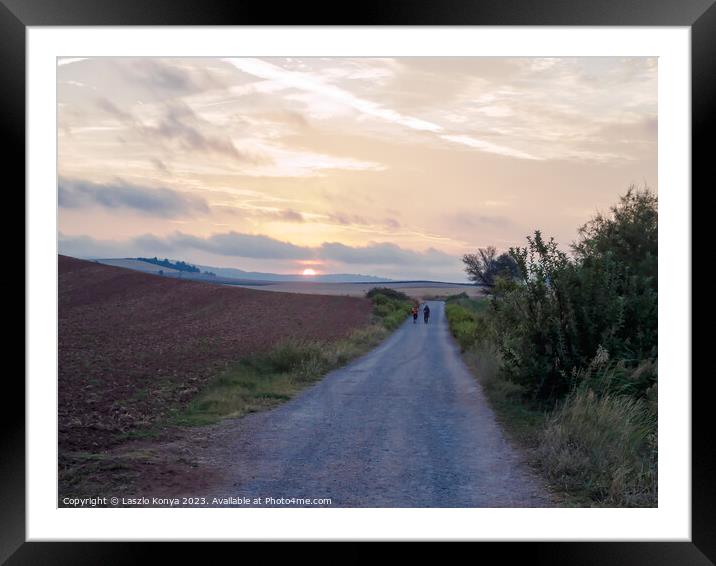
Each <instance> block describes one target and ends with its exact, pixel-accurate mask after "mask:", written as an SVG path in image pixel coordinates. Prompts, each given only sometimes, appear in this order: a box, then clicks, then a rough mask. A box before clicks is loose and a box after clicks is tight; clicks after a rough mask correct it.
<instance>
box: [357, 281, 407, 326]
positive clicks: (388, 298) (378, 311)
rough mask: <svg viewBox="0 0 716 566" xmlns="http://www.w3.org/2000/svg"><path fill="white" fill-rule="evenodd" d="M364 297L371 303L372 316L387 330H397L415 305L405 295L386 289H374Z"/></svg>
mask: <svg viewBox="0 0 716 566" xmlns="http://www.w3.org/2000/svg"><path fill="white" fill-rule="evenodd" d="M366 296H367V297H368V298H370V299H371V300H372V301H373V314H374V315H375V316H376V317H377V318H378V319H379V320H380V321H381V323H382V324H383V326H385V328H387V329H388V330H394V329H396V328H398V326H400V325H401V324H402V323H403V321H404V320H405V317H407V316H408V314H409V313H410V309H411V307H412V306H413V305H414V304H415V302H414V301H413V300H412V299H411V298H410V297H408V296H407V295H406V294H405V293H402V292H400V291H395V290H394V289H389V288H387V287H374V288H373V289H371V290H370V291H368V293H366Z"/></svg>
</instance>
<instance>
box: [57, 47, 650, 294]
mask: <svg viewBox="0 0 716 566" xmlns="http://www.w3.org/2000/svg"><path fill="white" fill-rule="evenodd" d="M57 98H58V206H59V213H58V228H59V251H60V253H64V254H68V255H73V256H76V257H95V258H108V257H137V256H159V257H168V258H174V259H182V260H184V261H189V262H192V263H198V264H202V265H212V266H217V267H234V268H239V269H244V270H247V271H263V272H275V273H302V272H303V271H304V270H305V269H307V268H308V269H313V270H315V271H316V272H318V273H358V274H366V275H376V276H383V277H390V278H394V279H434V280H443V281H455V282H460V281H466V277H465V273H464V271H463V268H462V267H463V266H462V263H461V261H460V258H461V256H462V255H463V254H465V253H472V252H475V251H476V250H477V249H478V248H480V247H485V246H488V245H493V246H495V247H496V248H497V249H498V250H500V251H506V250H507V249H509V247H511V246H519V245H524V244H525V242H526V239H525V238H526V236H528V235H530V234H532V233H533V232H534V230H537V229H539V230H541V231H542V233H543V234H544V235H546V236H553V237H554V238H555V240H556V241H557V242H559V244H560V246H561V247H562V248H563V249H565V250H567V249H568V248H569V244H570V243H571V242H572V241H574V240H575V238H576V237H577V229H578V227H579V226H581V225H582V224H584V222H586V221H587V220H589V218H591V217H592V216H594V214H595V213H596V212H597V211H601V212H606V211H608V208H609V206H610V205H612V204H614V203H615V202H616V201H617V199H618V197H619V195H620V194H623V193H624V192H625V191H626V190H627V188H628V187H629V186H630V185H632V184H637V185H640V186H643V185H644V184H646V185H648V186H650V187H651V188H652V189H654V190H655V191H656V190H658V186H657V60H656V58H643V57H638V58H617V57H606V58H601V57H583V58H492V57H448V58H425V57H412V58H392V59H391V58H380V59H377V58H261V59H253V58H221V59H219V58H214V59H210V58H185V59H177V58H71V59H69V58H67V59H59V60H58V67H57Z"/></svg>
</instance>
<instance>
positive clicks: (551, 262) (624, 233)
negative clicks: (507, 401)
mask: <svg viewBox="0 0 716 566" xmlns="http://www.w3.org/2000/svg"><path fill="white" fill-rule="evenodd" d="M656 205H657V202H656V197H655V196H654V195H653V194H652V193H651V192H650V191H648V190H644V191H637V190H634V189H630V190H629V191H628V192H627V193H626V195H625V196H623V197H622V198H621V200H620V203H619V204H618V205H617V206H615V207H613V208H612V213H611V215H610V216H609V217H603V216H600V215H598V216H597V217H595V218H594V219H593V220H592V221H590V222H588V223H587V224H585V225H584V226H583V227H582V228H581V229H580V235H581V236H580V237H581V239H580V241H579V242H577V243H575V244H573V250H574V254H575V255H574V258H572V257H570V256H568V255H567V254H566V253H565V252H563V251H561V250H560V249H559V248H558V246H557V243H556V242H555V241H554V240H552V239H550V240H545V239H544V238H543V237H542V234H541V233H540V232H539V231H536V232H535V234H534V236H533V237H530V238H528V239H527V240H528V245H527V246H526V247H524V248H512V249H511V250H510V253H511V255H512V256H513V257H514V259H515V261H516V262H517V265H518V267H519V270H518V271H519V274H520V277H519V278H518V279H517V280H507V279H502V280H498V283H497V286H496V288H495V291H494V296H493V298H492V300H491V301H490V303H489V305H490V307H491V315H490V318H491V325H492V327H493V328H494V330H495V339H496V342H497V344H498V346H499V348H500V352H501V354H502V357H503V360H504V365H503V371H505V373H506V375H507V376H508V377H509V379H510V380H511V381H514V382H515V383H519V384H522V385H524V386H525V387H527V389H528V391H529V392H530V394H531V395H532V396H533V397H534V398H536V399H540V400H551V401H554V400H558V399H560V398H562V397H563V396H564V395H565V394H567V393H568V392H569V390H570V387H571V386H572V384H573V383H572V382H573V375H574V372H578V371H580V368H583V367H585V366H587V365H588V364H589V363H590V361H591V360H592V359H593V358H594V357H595V356H596V354H597V351H598V350H599V349H600V348H601V349H604V350H606V351H608V352H609V355H610V357H611V358H612V360H614V362H615V363H621V364H622V366H623V371H624V375H626V374H628V373H629V372H630V371H632V370H634V369H635V368H636V367H638V366H639V364H640V363H642V361H644V360H647V361H649V360H654V359H655V358H656V348H657V288H656V268H657V261H656V248H657V241H656V237H657V227H656V221H657V214H656ZM643 377H644V379H642V380H641V381H639V382H638V383H633V384H632V385H633V386H634V387H633V391H632V393H633V394H635V395H637V396H641V395H643V394H644V393H645V392H646V390H647V389H648V388H649V387H650V386H651V385H653V383H655V381H656V374H655V372H644V374H643ZM617 382H620V380H617V381H616V382H615V383H617Z"/></svg>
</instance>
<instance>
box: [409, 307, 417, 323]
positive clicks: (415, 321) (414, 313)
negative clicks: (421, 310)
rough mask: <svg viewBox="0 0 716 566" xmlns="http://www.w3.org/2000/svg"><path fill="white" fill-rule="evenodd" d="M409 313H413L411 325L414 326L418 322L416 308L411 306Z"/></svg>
mask: <svg viewBox="0 0 716 566" xmlns="http://www.w3.org/2000/svg"><path fill="white" fill-rule="evenodd" d="M411 312H412V313H413V324H415V323H417V322H418V307H417V306H415V305H413V308H412V310H411Z"/></svg>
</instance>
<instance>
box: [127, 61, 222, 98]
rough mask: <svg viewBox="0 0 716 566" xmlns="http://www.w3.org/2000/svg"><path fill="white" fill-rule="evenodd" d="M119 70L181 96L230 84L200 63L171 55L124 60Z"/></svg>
mask: <svg viewBox="0 0 716 566" xmlns="http://www.w3.org/2000/svg"><path fill="white" fill-rule="evenodd" d="M118 68H119V71H120V72H121V73H122V74H123V75H125V77H126V78H127V80H128V81H129V82H131V83H133V84H139V85H143V86H144V87H148V88H149V89H151V90H157V91H160V92H164V93H166V94H169V95H172V96H179V95H185V94H191V93H196V92H201V91H204V90H208V89H212V88H216V89H221V88H225V87H226V85H225V84H224V83H223V81H221V80H220V79H219V78H218V77H217V76H216V75H215V74H213V73H211V72H209V71H208V70H206V69H204V68H202V67H200V66H197V65H187V64H179V63H177V62H174V61H172V60H171V59H151V58H138V59H129V60H125V61H122V62H121V64H120V65H119V67H118Z"/></svg>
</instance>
